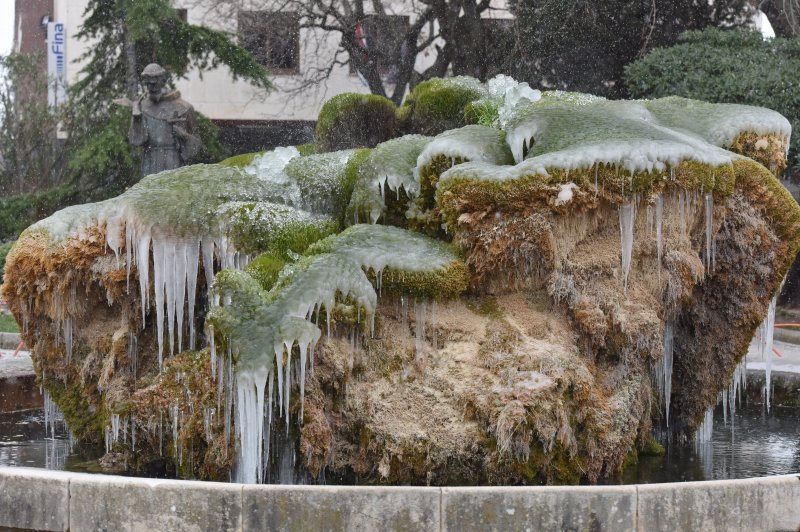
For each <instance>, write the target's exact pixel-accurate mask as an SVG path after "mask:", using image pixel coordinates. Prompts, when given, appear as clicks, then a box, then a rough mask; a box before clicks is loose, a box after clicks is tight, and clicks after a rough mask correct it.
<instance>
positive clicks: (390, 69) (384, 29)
mask: <svg viewBox="0 0 800 532" xmlns="http://www.w3.org/2000/svg"><path fill="white" fill-rule="evenodd" d="M408 29H409V26H408V17H405V16H402V15H385V16H379V15H368V16H367V17H366V18H364V20H362V21H361V22H360V23H359V24H356V29H355V31H356V40H357V41H358V42H359V44H360V46H361V48H362V49H363V50H364V52H365V53H366V54H367V57H369V58H370V59H372V60H373V61H375V62H377V64H378V72H379V73H380V74H381V75H382V76H386V77H387V78H388V79H387V81H389V82H390V83H391V82H392V78H394V77H397V74H398V71H399V69H400V62H401V57H402V56H403V54H404V53H411V51H410V50H406V51H404V49H403V48H404V41H405V37H406V34H407V33H408ZM355 72H356V67H355V64H354V63H353V62H352V61H351V62H350V73H351V74H355Z"/></svg>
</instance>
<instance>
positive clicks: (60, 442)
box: [0, 410, 103, 473]
mask: <svg viewBox="0 0 800 532" xmlns="http://www.w3.org/2000/svg"><path fill="white" fill-rule="evenodd" d="M102 455H103V452H102V449H96V448H93V447H87V446H82V445H77V444H73V442H72V441H71V438H70V435H69V431H68V430H67V428H66V426H65V425H64V423H63V422H56V423H54V424H51V426H50V428H49V429H47V430H46V429H45V419H44V410H25V411H22V412H10V413H0V466H24V467H42V468H46V469H55V470H59V471H64V470H66V471H77V472H82V473H83V472H94V471H93V470H94V469H96V468H97V459H99V458H100V457H101V456H102Z"/></svg>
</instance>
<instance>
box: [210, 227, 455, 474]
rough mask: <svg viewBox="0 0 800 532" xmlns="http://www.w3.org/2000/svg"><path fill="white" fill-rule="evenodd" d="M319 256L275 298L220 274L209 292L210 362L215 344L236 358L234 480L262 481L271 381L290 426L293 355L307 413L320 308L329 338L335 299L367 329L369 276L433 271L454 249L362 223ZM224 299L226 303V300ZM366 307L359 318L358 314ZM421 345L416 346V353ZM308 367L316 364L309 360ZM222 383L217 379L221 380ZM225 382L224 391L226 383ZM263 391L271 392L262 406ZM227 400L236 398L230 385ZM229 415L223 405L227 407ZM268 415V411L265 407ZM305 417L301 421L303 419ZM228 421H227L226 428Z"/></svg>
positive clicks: (420, 310) (422, 306) (238, 277)
mask: <svg viewBox="0 0 800 532" xmlns="http://www.w3.org/2000/svg"><path fill="white" fill-rule="evenodd" d="M312 252H318V253H320V254H319V255H315V256H313V257H312V259H313V260H311V261H310V262H308V263H307V264H305V265H304V266H303V267H300V268H295V269H294V270H290V271H289V272H288V273H287V274H286V277H284V278H283V279H282V280H279V282H278V285H279V286H278V288H276V289H275V290H274V292H275V293H274V294H271V295H270V296H266V295H265V294H263V293H262V292H261V290H260V287H259V286H258V284H257V282H256V281H255V280H254V279H253V278H252V277H250V276H249V275H247V274H244V273H241V272H236V271H225V272H222V273H220V274H219V275H218V276H217V279H216V284H215V288H214V291H215V293H216V294H218V295H220V296H222V298H221V299H223V304H222V305H221V306H220V307H217V308H214V309H212V310H211V312H210V313H209V317H208V320H207V321H208V323H209V325H210V327H211V328H212V332H213V334H214V336H215V341H214V342H213V343H212V345H211V351H212V364H213V365H214V367H218V366H219V365H220V361H218V360H215V358H216V357H217V351H218V344H217V340H219V339H220V338H221V339H224V341H225V343H226V345H228V346H229V348H231V349H232V351H231V352H230V353H229V354H228V355H227V357H226V360H227V361H228V363H230V360H231V359H233V358H234V357H235V358H236V360H237V362H236V368H235V387H236V389H235V396H236V413H237V421H238V422H237V427H238V429H239V439H240V457H239V466H238V468H237V479H238V480H239V481H241V482H246V483H252V482H258V481H261V480H262V479H263V466H264V464H265V463H266V459H265V458H264V457H263V452H264V446H265V443H264V442H265V440H264V437H265V434H268V433H269V431H270V428H269V426H268V427H266V428H265V426H264V418H265V416H266V417H267V418H269V415H268V414H266V413H265V406H266V408H270V405H271V404H272V401H273V396H272V393H273V392H272V390H273V387H272V385H271V384H268V383H271V382H272V380H273V378H274V379H275V380H277V387H275V388H277V389H276V390H275V392H276V393H277V397H276V398H275V400H276V401H277V407H278V408H277V410H278V412H280V414H281V416H282V417H283V418H284V419H285V421H286V426H287V430H288V427H289V405H290V394H291V389H292V383H293V380H292V367H293V365H294V364H293V359H294V355H293V354H294V353H298V355H299V356H298V357H297V359H299V365H298V366H297V368H296V370H295V371H298V372H299V375H297V377H298V379H297V380H298V383H299V386H300V410H301V416H302V411H303V409H304V400H305V399H304V395H305V372H306V369H307V367H308V365H309V362H312V360H311V359H312V352H313V349H314V345H315V344H316V342H317V340H318V339H319V338H320V335H321V332H320V330H319V329H318V328H317V326H316V325H315V324H314V323H312V320H313V319H314V318H316V319H319V316H320V314H321V313H322V311H323V308H324V310H325V316H326V318H325V319H326V322H327V323H326V327H327V330H328V333H329V334H330V322H331V312H332V311H333V309H334V307H335V306H336V304H337V302H338V301H348V302H352V303H353V304H354V305H355V307H356V308H357V309H358V310H357V313H358V315H359V320H360V316H362V315H363V319H364V324H365V328H367V327H368V329H369V330H370V331H371V330H372V329H373V328H374V315H375V309H376V306H377V297H378V296H377V293H376V289H375V287H373V285H372V283H371V282H370V280H369V278H368V277H367V275H366V273H365V272H367V271H372V272H375V276H376V281H377V282H378V284H379V283H380V279H381V278H382V275H381V273H380V272H382V271H384V270H385V269H386V268H391V269H392V270H394V271H400V272H407V273H409V274H412V273H415V272H431V271H433V272H435V271H438V270H441V269H442V268H444V267H446V266H448V265H450V264H451V263H453V261H455V260H457V259H456V257H455V255H453V253H452V251H450V250H448V249H447V248H446V247H444V246H442V245H441V244H439V243H437V242H436V241H434V240H431V239H429V238H427V237H424V236H422V235H419V234H415V233H411V232H408V231H405V230H402V229H398V228H395V227H388V226H376V225H359V226H353V227H351V228H349V229H348V230H347V231H345V232H343V233H341V234H339V235H336V236H334V237H329V239H327V240H326V241H322V242H320V243H318V244H317V245H315V246H313V247H312ZM226 299H227V301H228V303H225V302H224V301H225V300H226ZM415 308H416V314H417V316H416V317H417V321H416V324H417V325H416V326H417V342H418V344H419V343H420V342H423V341H424V338H425V321H426V303H425V302H424V301H420V302H418V303H417V304H416V307H415ZM362 309H363V314H362ZM422 352H423V348H422V347H421V346H418V353H422ZM312 364H313V362H312ZM220 383H221V380H220ZM232 384H233V383H231V379H230V378H229V386H231V385H232ZM265 391H266V392H267V393H268V397H267V404H266V405H265ZM225 395H226V397H228V396H231V395H233V394H232V393H231V389H230V388H229V390H228V393H226V394H225ZM226 410H227V407H226ZM270 411H271V409H270ZM301 419H302V417H301ZM227 426H228V422H227V421H226V427H227Z"/></svg>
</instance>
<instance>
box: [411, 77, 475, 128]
mask: <svg viewBox="0 0 800 532" xmlns="http://www.w3.org/2000/svg"><path fill="white" fill-rule="evenodd" d="M486 95H487V90H486V87H485V86H484V85H483V84H482V83H480V82H479V81H478V80H476V79H474V78H469V77H465V76H458V77H454V78H434V79H429V80H426V81H423V82H422V83H420V84H419V85H417V86H416V87H414V89H413V90H412V91H411V92H410V93H409V94H408V96H406V99H405V101H404V102H403V105H402V107H401V108H400V110H399V113H398V115H399V117H400V121H401V123H402V124H403V129H404V130H405V131H407V132H409V133H419V134H422V135H437V134H439V133H442V132H443V131H447V130H448V129H455V128H458V127H462V126H465V125H467V124H468V123H470V122H469V121H468V117H467V116H465V114H464V110H465V108H466V107H467V105H468V104H469V103H470V102H474V101H477V100H479V99H481V98H482V97H484V96H486ZM473 114H474V113H469V115H468V116H469V120H473V119H474V118H473Z"/></svg>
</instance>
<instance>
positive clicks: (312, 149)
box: [295, 142, 319, 155]
mask: <svg viewBox="0 0 800 532" xmlns="http://www.w3.org/2000/svg"><path fill="white" fill-rule="evenodd" d="M295 148H297V151H299V152H300V155H313V154H315V153H319V148H318V147H317V145H316V144H315V143H313V142H308V143H306V144H298V145H297V146H295Z"/></svg>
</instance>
